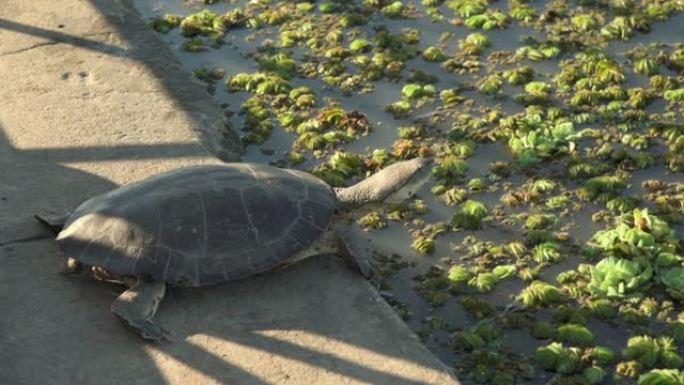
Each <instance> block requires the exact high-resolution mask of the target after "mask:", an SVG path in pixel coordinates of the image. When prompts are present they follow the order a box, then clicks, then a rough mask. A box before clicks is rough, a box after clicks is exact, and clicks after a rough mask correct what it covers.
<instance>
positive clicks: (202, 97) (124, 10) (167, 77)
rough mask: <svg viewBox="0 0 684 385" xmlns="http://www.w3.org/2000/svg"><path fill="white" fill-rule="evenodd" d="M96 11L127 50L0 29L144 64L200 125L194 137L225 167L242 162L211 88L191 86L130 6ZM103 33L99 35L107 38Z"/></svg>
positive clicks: (100, 3)
mask: <svg viewBox="0 0 684 385" xmlns="http://www.w3.org/2000/svg"><path fill="white" fill-rule="evenodd" d="M90 2H91V3H92V5H93V6H94V7H95V8H97V9H98V11H100V12H101V13H102V15H103V16H105V17H106V18H107V20H108V22H109V25H111V26H113V27H115V28H116V33H117V35H119V36H122V37H123V38H124V39H125V41H126V43H127V45H126V46H125V47H118V46H115V45H111V44H106V43H102V42H99V41H97V40H95V39H89V38H84V37H79V36H73V35H70V34H66V33H64V32H61V31H56V30H48V29H44V28H39V27H34V26H30V25H26V24H21V23H16V22H14V21H10V20H7V19H3V18H0V29H6V30H9V31H14V32H17V33H23V34H28V35H31V36H35V37H39V38H42V39H46V40H48V41H49V42H47V43H43V44H39V45H49V44H69V45H73V46H75V47H79V48H83V49H88V50H93V51H97V52H101V53H105V54H108V55H114V56H117V57H122V58H127V59H131V60H134V61H137V62H139V63H141V64H144V65H145V66H146V67H147V68H148V69H149V70H150V71H151V72H152V73H153V74H154V76H155V77H156V78H157V79H158V80H159V82H160V84H162V85H164V86H165V91H166V93H167V94H168V95H169V96H171V97H172V98H173V99H174V100H175V101H176V102H177V105H178V106H179V107H180V109H182V110H183V111H184V112H185V113H187V114H188V115H190V116H192V117H193V118H194V119H195V120H197V121H198V127H195V128H194V133H195V134H196V135H197V137H198V139H199V140H200V141H201V142H202V143H203V144H204V146H205V147H206V148H207V149H208V150H209V151H211V152H212V153H213V154H214V155H215V156H217V157H218V158H219V159H221V160H223V161H239V160H240V157H241V154H242V152H243V151H244V149H243V148H242V144H241V141H240V138H239V136H238V135H237V134H236V133H235V132H234V131H233V130H232V129H231V128H230V126H229V125H228V122H227V121H226V119H225V117H224V116H222V115H221V114H220V113H217V111H218V109H217V107H216V106H214V105H207V102H206V101H207V99H208V98H207V93H206V87H205V86H204V85H202V84H199V83H194V82H188V81H187V78H190V75H189V74H188V72H187V71H186V70H185V69H184V68H183V67H182V65H181V64H180V62H179V61H178V59H176V58H175V57H174V56H173V54H172V53H171V52H170V51H169V49H168V47H166V46H165V45H164V43H163V42H162V41H161V40H160V39H158V38H157V37H156V36H155V35H154V33H152V32H151V31H150V28H149V26H148V25H147V24H146V23H145V22H144V21H143V20H142V17H141V16H140V15H139V14H138V12H137V11H136V10H135V9H134V8H133V6H132V5H131V4H128V2H118V1H117V2H112V1H107V0H91V1H90ZM107 33H108V32H103V33H99V34H93V35H92V36H93V37H95V36H97V35H103V34H107ZM31 48H33V47H28V48H24V49H20V50H18V51H15V52H5V53H3V54H4V55H8V54H13V53H17V52H21V51H23V50H26V49H31ZM179 77H181V78H183V77H184V78H186V79H185V80H186V81H184V82H183V86H182V87H181V86H178V78H179Z"/></svg>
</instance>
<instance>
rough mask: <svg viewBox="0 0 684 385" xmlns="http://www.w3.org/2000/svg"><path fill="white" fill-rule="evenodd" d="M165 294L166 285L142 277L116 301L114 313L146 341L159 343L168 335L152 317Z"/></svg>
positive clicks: (113, 307) (113, 308) (113, 304)
mask: <svg viewBox="0 0 684 385" xmlns="http://www.w3.org/2000/svg"><path fill="white" fill-rule="evenodd" d="M165 293H166V283H164V282H156V281H152V280H149V279H146V278H142V277H140V278H138V282H137V283H136V284H135V285H133V286H132V287H131V288H130V289H128V290H126V291H125V292H123V293H122V294H121V295H120V296H119V297H118V298H117V299H116V300H114V302H113V303H112V312H114V314H116V315H117V316H119V318H121V320H123V321H124V322H125V323H126V325H127V326H130V327H131V328H133V329H134V330H135V331H136V332H137V333H138V334H140V336H142V338H144V339H145V340H148V341H154V342H158V341H160V340H161V339H162V338H166V336H167V334H168V333H167V332H166V330H164V329H163V328H162V327H160V326H158V325H156V324H155V323H154V322H152V317H154V314H155V313H156V312H157V308H158V307H159V303H160V302H161V300H162V299H163V298H164V294H165Z"/></svg>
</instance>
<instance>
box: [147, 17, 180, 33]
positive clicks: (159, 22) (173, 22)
mask: <svg viewBox="0 0 684 385" xmlns="http://www.w3.org/2000/svg"><path fill="white" fill-rule="evenodd" d="M182 20H183V17H182V16H180V15H172V14H166V15H164V16H157V17H155V18H153V19H152V28H154V30H155V31H157V32H161V33H167V32H169V31H170V30H172V29H174V28H176V27H177V26H179V25H180V23H181V21H182Z"/></svg>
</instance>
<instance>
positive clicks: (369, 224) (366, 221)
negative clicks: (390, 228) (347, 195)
mask: <svg viewBox="0 0 684 385" xmlns="http://www.w3.org/2000/svg"><path fill="white" fill-rule="evenodd" d="M357 223H358V224H359V225H360V226H361V227H363V229H364V230H369V229H373V230H377V229H381V228H384V227H387V221H386V220H385V219H384V218H383V217H382V216H381V215H380V213H378V212H377V211H372V212H370V213H368V214H366V215H364V216H363V217H361V218H359V220H358V221H357Z"/></svg>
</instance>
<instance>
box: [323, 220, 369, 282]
mask: <svg viewBox="0 0 684 385" xmlns="http://www.w3.org/2000/svg"><path fill="white" fill-rule="evenodd" d="M356 238H357V237H356V236H354V234H352V232H351V230H350V229H348V228H344V227H342V226H338V227H336V228H335V229H334V232H333V242H334V246H335V250H336V251H337V254H338V255H339V256H340V257H342V259H344V261H345V262H347V264H348V265H349V266H350V267H351V268H352V269H354V270H356V271H358V272H359V273H361V275H362V276H363V277H364V278H366V279H367V280H369V281H370V282H371V283H376V281H377V274H376V273H375V270H374V268H373V266H372V265H371V260H372V258H373V256H372V255H371V252H370V251H369V250H366V249H364V248H363V247H360V246H359V243H358V239H356Z"/></svg>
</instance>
